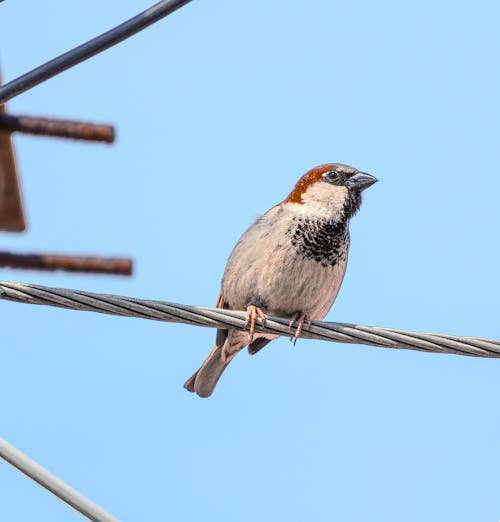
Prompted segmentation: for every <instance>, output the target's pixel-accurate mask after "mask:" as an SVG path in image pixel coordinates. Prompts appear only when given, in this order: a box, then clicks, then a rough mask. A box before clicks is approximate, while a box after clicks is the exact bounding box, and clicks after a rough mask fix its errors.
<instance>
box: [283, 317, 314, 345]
mask: <svg viewBox="0 0 500 522" xmlns="http://www.w3.org/2000/svg"><path fill="white" fill-rule="evenodd" d="M305 322H307V327H309V325H310V324H311V320H310V319H308V318H307V316H306V314H304V313H303V312H295V313H294V314H293V315H292V318H291V319H290V322H289V323H288V329H289V330H290V331H291V330H292V328H293V327H294V325H295V323H297V329H296V330H295V335H294V336H292V337H290V341H293V345H294V346H295V343H296V342H297V339H298V338H299V337H300V334H301V333H302V327H303V326H304V323H305Z"/></svg>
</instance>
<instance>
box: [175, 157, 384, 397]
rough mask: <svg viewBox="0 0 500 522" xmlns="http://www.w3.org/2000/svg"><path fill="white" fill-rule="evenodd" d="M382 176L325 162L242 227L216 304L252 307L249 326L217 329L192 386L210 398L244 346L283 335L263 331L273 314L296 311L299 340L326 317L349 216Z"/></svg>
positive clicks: (342, 261)
mask: <svg viewBox="0 0 500 522" xmlns="http://www.w3.org/2000/svg"><path fill="white" fill-rule="evenodd" d="M377 181H378V179H377V178H376V177H375V176H372V175H371V174H367V173H366V172H360V171H359V170H357V169H355V168H354V167H350V166H348V165H344V164H341V163H327V164H324V165H319V166H317V167H314V168H313V169H311V170H309V171H308V172H306V173H305V174H304V175H303V176H302V177H301V178H300V179H299V181H298V182H297V183H296V185H295V186H294V188H293V190H292V191H291V192H290V194H289V195H288V196H287V197H286V199H285V200H283V201H282V202H281V203H279V204H278V205H276V206H274V207H272V208H271V209H269V210H268V211H267V212H266V213H265V214H263V215H262V216H260V217H259V218H258V219H257V220H256V221H255V222H254V223H253V224H252V225H251V226H250V227H249V228H248V229H247V230H246V231H245V232H244V233H243V235H242V236H241V238H240V239H239V241H238V242H237V243H236V245H235V247H234V249H233V251H232V252H231V254H230V256H229V259H228V261H227V264H226V268H225V270H224V274H223V277H222V284H221V289H220V293H219V297H218V299H217V303H216V307H217V308H222V309H226V310H242V311H245V310H246V320H245V324H244V329H243V330H233V329H229V330H228V329H222V328H221V329H218V330H217V334H216V339H215V347H214V348H213V349H212V351H211V352H210V353H209V355H208V356H207V358H206V359H205V361H204V362H203V364H202V365H201V367H200V369H199V370H197V371H196V372H195V373H194V374H193V375H192V376H191V377H190V378H189V379H188V380H187V381H186V383H185V384H184V387H185V388H186V389H187V390H188V391H190V392H194V393H196V394H197V395H198V396H200V397H209V396H210V395H212V393H213V391H214V388H215V386H216V384H217V382H218V381H219V378H220V377H221V375H222V373H223V371H224V370H225V369H226V367H227V365H228V364H229V363H230V362H231V361H232V359H233V358H234V357H235V356H236V354H237V353H238V352H239V351H240V350H242V349H243V348H245V346H248V352H249V353H250V354H251V355H253V354H255V353H257V352H258V351H259V350H261V349H262V348H264V346H266V345H267V344H268V343H269V342H270V341H271V340H273V339H275V338H276V337H278V336H277V335H273V334H269V333H264V332H256V325H257V324H258V321H259V320H260V323H261V325H262V327H264V326H265V322H266V317H267V316H268V315H269V316H276V317H286V318H290V323H289V327H290V331H291V332H292V329H293V328H294V327H295V335H293V340H294V342H295V341H296V340H297V338H298V337H300V335H301V332H302V329H303V327H304V324H306V325H308V324H309V323H310V322H311V321H312V320H322V319H323V318H324V317H325V315H326V314H327V313H328V311H329V310H330V308H331V307H332V305H333V303H334V301H335V298H336V297H337V294H338V292H339V289H340V286H341V284H342V280H343V279H344V274H345V270H346V266H347V256H348V251H349V245H350V236H349V222H350V220H351V218H352V217H353V216H354V215H355V214H356V212H357V211H358V210H359V208H360V206H361V193H362V192H363V191H364V190H365V189H367V188H368V187H370V186H371V185H373V184H374V183H376V182H377ZM292 333H293V332H292Z"/></svg>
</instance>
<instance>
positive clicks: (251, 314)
mask: <svg viewBox="0 0 500 522" xmlns="http://www.w3.org/2000/svg"><path fill="white" fill-rule="evenodd" d="M257 319H260V321H261V323H262V328H264V327H265V326H266V315H265V314H264V312H263V311H262V310H261V309H260V308H259V307H258V306H255V305H249V306H248V307H247V316H246V319H245V324H244V325H243V330H246V329H247V327H248V326H250V328H249V330H248V342H249V343H251V342H252V341H253V336H254V334H255V324H256V323H257Z"/></svg>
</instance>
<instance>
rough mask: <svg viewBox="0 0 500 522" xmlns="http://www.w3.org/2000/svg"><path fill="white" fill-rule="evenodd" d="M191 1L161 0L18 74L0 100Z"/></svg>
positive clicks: (104, 48) (0, 91)
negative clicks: (90, 38)
mask: <svg viewBox="0 0 500 522" xmlns="http://www.w3.org/2000/svg"><path fill="white" fill-rule="evenodd" d="M190 1H191V0H162V1H161V2H158V3H157V4H154V5H153V6H151V7H149V8H148V9H146V10H145V11H142V13H139V14H138V15H136V16H134V17H133V18H130V19H129V20H127V21H126V22H123V23H122V24H120V25H118V26H116V27H114V28H113V29H110V30H109V31H107V32H105V33H103V34H101V35H99V36H97V37H95V38H93V39H92V40H89V41H88V42H85V43H84V44H82V45H79V46H78V47H75V48H74V49H71V50H70V51H68V52H66V53H64V54H61V55H60V56H58V57H57V58H54V59H53V60H50V61H49V62H47V63H44V64H43V65H40V66H39V67H36V68H35V69H33V70H31V71H29V72H27V73H26V74H23V75H22V76H19V78H16V79H15V80H12V81H10V82H9V83H7V84H5V85H4V86H3V87H0V103H4V102H6V101H8V100H10V99H11V98H14V96H17V95H18V94H21V93H22V92H25V91H27V90H28V89H31V88H32V87H35V85H38V84H39V83H42V82H44V81H46V80H48V79H49V78H52V77H53V76H55V75H56V74H59V73H61V72H63V71H65V70H66V69H69V68H70V67H73V66H74V65H77V64H79V63H81V62H83V61H84V60H87V59H88V58H91V57H92V56H95V55H96V54H98V53H100V52H102V51H105V50H106V49H109V48H110V47H112V46H113V45H116V44H117V43H120V42H121V41H123V40H125V39H126V38H129V37H130V36H133V35H134V34H136V33H138V32H139V31H142V30H143V29H145V28H146V27H148V26H150V25H151V24H154V23H155V22H157V21H158V20H161V19H162V18H164V17H165V16H168V15H169V14H172V13H173V12H174V11H176V10H177V9H179V8H181V7H182V6H184V5H186V4H188V3H189V2H190Z"/></svg>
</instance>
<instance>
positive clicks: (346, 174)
mask: <svg viewBox="0 0 500 522" xmlns="http://www.w3.org/2000/svg"><path fill="white" fill-rule="evenodd" d="M377 181H378V180H377V178H376V177H374V176H372V175H370V174H366V173H365V172H360V171H359V170H357V169H355V168H354V167H349V166H348V165H342V164H341V163H327V164H326V165H320V166H319V167H314V168H313V169H311V170H310V171H309V172H306V173H305V174H304V175H303V176H302V177H301V178H300V179H299V181H298V182H297V184H296V185H295V187H294V189H293V190H292V192H290V194H289V195H288V197H287V198H286V199H285V201H284V202H283V203H284V204H291V205H296V206H297V209H298V210H303V211H304V212H306V213H314V214H318V215H322V216H324V217H331V218H337V219H338V218H342V217H344V218H347V219H349V218H351V217H352V216H353V215H354V214H355V213H356V212H357V211H358V210H359V207H360V205H361V192H363V190H365V189H367V188H368V187H370V186H371V185H373V184H374V183H376V182H377ZM299 206H302V207H299Z"/></svg>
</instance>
